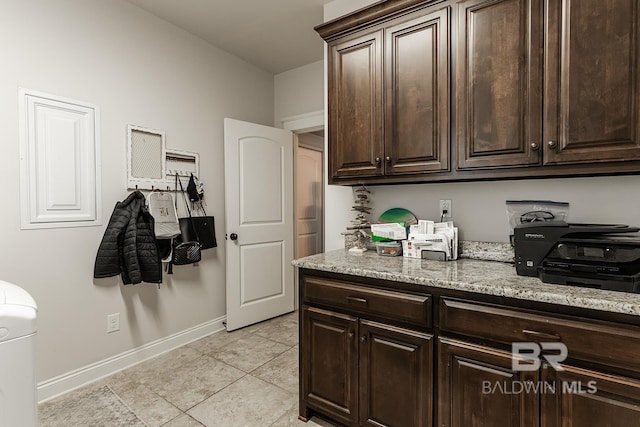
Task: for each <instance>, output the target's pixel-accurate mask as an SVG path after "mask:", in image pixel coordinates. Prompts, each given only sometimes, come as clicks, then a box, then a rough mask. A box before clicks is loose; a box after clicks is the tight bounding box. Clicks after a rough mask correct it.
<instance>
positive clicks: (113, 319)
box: [107, 313, 120, 334]
mask: <svg viewBox="0 0 640 427" xmlns="http://www.w3.org/2000/svg"><path fill="white" fill-rule="evenodd" d="M119 330H120V313H113V314H109V315H107V333H108V334H109V333H111V332H115V331H119Z"/></svg>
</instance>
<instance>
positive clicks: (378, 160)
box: [376, 157, 380, 165]
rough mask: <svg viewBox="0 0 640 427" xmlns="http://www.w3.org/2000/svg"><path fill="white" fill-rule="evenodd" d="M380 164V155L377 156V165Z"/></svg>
mask: <svg viewBox="0 0 640 427" xmlns="http://www.w3.org/2000/svg"><path fill="white" fill-rule="evenodd" d="M379 164H380V157H376V165H379Z"/></svg>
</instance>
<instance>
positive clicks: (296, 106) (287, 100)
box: [273, 36, 324, 127]
mask: <svg viewBox="0 0 640 427" xmlns="http://www.w3.org/2000/svg"><path fill="white" fill-rule="evenodd" d="M318 37H320V36H318ZM323 75H324V61H317V62H313V63H311V64H307V65H304V66H302V67H299V68H294V69H293V70H289V71H285V72H284V73H280V74H276V75H275V77H274V79H273V82H274V83H273V85H274V102H275V105H274V122H273V123H274V126H275V127H282V119H284V118H287V117H292V116H299V115H301V114H306V113H313V112H315V111H321V110H322V109H323V108H324V103H323V99H324V85H323V83H322V82H323Z"/></svg>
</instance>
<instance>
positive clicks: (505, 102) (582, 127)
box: [456, 0, 640, 172]
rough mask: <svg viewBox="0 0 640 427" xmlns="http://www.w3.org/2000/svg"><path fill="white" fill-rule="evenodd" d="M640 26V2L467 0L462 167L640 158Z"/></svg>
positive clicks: (461, 57)
mask: <svg viewBox="0 0 640 427" xmlns="http://www.w3.org/2000/svg"><path fill="white" fill-rule="evenodd" d="M638 22H639V16H638V3H637V1H633V0H607V1H600V0H586V1H568V0H546V1H543V0H467V1H463V2H461V3H459V7H458V44H457V69H456V70H457V85H458V87H457V94H458V105H457V117H456V121H457V129H458V133H457V136H458V169H474V168H484V169H492V168H505V167H507V168H514V167H516V168H517V167H522V166H539V165H546V166H550V165H570V164H574V165H577V164H591V165H593V164H598V163H602V162H619V161H623V160H636V161H637V160H638V159H640V114H639V108H640V102H639V101H640V91H639V90H638V82H639V80H638V64H637V60H638V56H639V55H638V27H639V26H638ZM543 85H544V94H543V91H542V88H543ZM594 172H596V171H594Z"/></svg>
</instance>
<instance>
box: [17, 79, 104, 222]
mask: <svg viewBox="0 0 640 427" xmlns="http://www.w3.org/2000/svg"><path fill="white" fill-rule="evenodd" d="M19 104H20V117H19V120H20V131H21V134H20V194H21V220H22V221H21V224H22V228H23V229H29V228H54V227H77V226H91V225H101V224H102V218H101V206H100V201H101V197H100V156H99V155H100V144H99V133H98V129H99V126H98V107H96V106H94V105H91V104H87V103H83V102H80V101H74V100H70V99H66V98H61V97H58V96H54V95H48V94H44V93H41V92H36V91H31V90H28V89H20V90H19Z"/></svg>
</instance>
